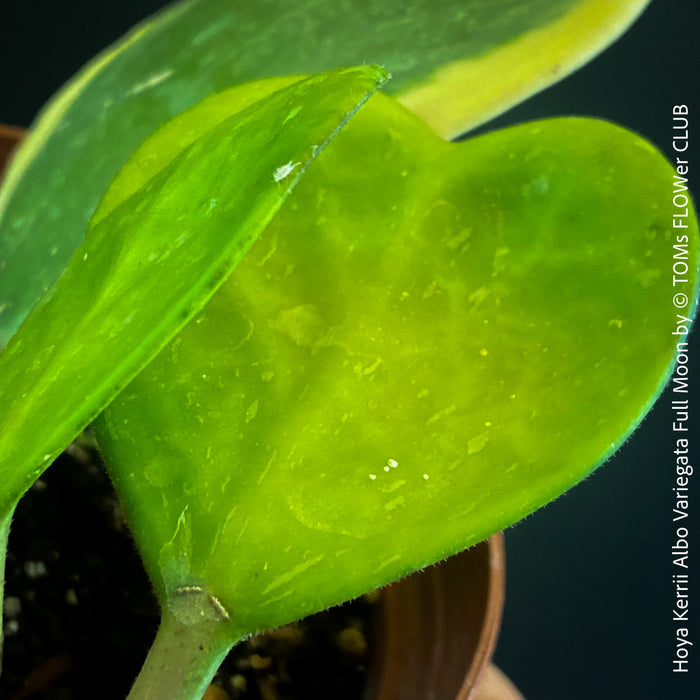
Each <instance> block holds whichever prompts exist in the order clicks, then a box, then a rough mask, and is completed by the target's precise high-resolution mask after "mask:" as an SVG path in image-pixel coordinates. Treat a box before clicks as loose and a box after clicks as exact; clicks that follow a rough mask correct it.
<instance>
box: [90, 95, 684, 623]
mask: <svg viewBox="0 0 700 700" xmlns="http://www.w3.org/2000/svg"><path fill="white" fill-rule="evenodd" d="M672 175H673V170H672V169H671V167H670V166H669V165H668V163H666V161H665V160H664V159H663V157H662V156H661V155H660V154H659V153H658V152H657V151H655V150H654V149H653V148H652V147H651V146H649V145H648V144H647V143H645V142H644V141H643V140H642V139H640V138H639V137H637V136H635V135H633V134H631V133H629V132H627V131H624V130H622V129H620V128H618V127H615V126H612V125H610V124H607V123H604V122H600V121H596V120H586V119H559V120H550V121H543V122H535V123H532V124H526V125H522V126H519V127H516V128H512V129H509V130H506V131H502V132H498V133H494V134H490V135H487V136H483V137H480V138H477V139H475V140H473V141H468V142H465V143H463V144H459V145H453V144H448V143H446V142H443V141H442V140H440V139H439V138H437V137H436V136H435V135H434V134H433V133H432V132H431V131H430V130H428V129H427V128H426V127H425V125H423V124H422V123H420V122H419V121H417V120H416V119H415V118H413V117H412V116H410V114H409V113H407V112H405V111H403V110H402V109H400V108H399V107H397V106H396V105H395V104H393V103H392V101H391V100H389V99H388V98H382V99H379V98H377V99H375V100H373V101H372V103H371V104H370V105H369V106H368V108H367V109H366V110H364V111H363V113H361V114H360V115H359V116H358V118H357V119H356V120H354V121H353V123H352V124H351V126H350V127H349V128H348V129H347V130H346V131H344V132H343V134H341V136H340V137H339V138H338V139H336V140H335V141H334V143H333V144H331V146H329V148H328V149H327V150H326V152H324V154H323V155H322V156H321V158H320V159H319V161H318V163H317V167H316V168H315V169H314V171H313V172H310V173H309V176H308V177H307V178H306V179H305V180H304V181H303V182H302V183H300V186H299V187H298V188H297V189H296V191H295V192H294V194H293V195H292V197H291V198H290V199H289V200H288V201H287V202H286V204H285V206H284V208H283V210H282V211H281V212H280V214H279V216H278V217H277V218H276V219H275V221H274V223H273V224H272V225H271V226H270V227H268V229H266V231H265V232H264V234H263V235H262V236H261V237H260V238H259V240H258V241H257V242H256V244H255V246H254V247H253V248H252V249H251V250H250V251H249V252H248V254H247V255H246V257H245V258H244V260H243V261H242V262H241V264H240V265H239V266H238V267H237V268H236V270H235V271H234V273H233V274H232V275H231V277H230V278H229V279H228V280H227V282H226V283H225V285H224V286H223V287H222V288H221V289H220V291H219V292H218V293H217V295H216V296H215V297H214V298H213V299H212V300H211V302H210V303H209V304H208V305H207V306H206V307H205V309H204V310H203V312H202V313H201V314H200V315H199V316H198V317H197V318H196V319H195V320H194V321H193V322H192V323H190V324H189V325H188V326H187V327H186V328H185V329H184V330H183V331H182V333H181V334H180V335H178V336H177V337H176V338H175V339H174V340H173V341H172V343H171V344H170V345H169V346H168V347H167V348H165V349H164V350H163V352H162V353H161V354H160V355H159V356H158V357H157V358H156V359H155V360H154V361H153V362H152V363H151V364H150V365H149V366H148V368H147V369H146V370H145V371H144V372H143V373H142V374H140V375H139V376H138V377H137V378H136V379H135V380H134V381H133V382H132V383H131V384H130V385H129V386H128V387H127V388H126V389H125V391H124V392H123V393H122V394H121V395H120V396H119V397H118V398H117V399H116V400H115V401H114V402H113V403H112V404H111V405H110V407H109V408H108V409H107V411H106V412H105V413H104V414H103V415H102V416H101V418H100V419H99V421H98V432H99V441H100V445H101V446H102V448H103V450H104V453H105V455H106V458H107V462H108V465H109V466H110V469H111V471H112V474H113V478H114V480H115V482H116V484H117V487H118V490H119V492H120V496H121V498H122V500H123V502H124V503H125V505H126V507H127V511H128V514H129V518H130V520H131V524H132V528H133V530H134V533H135V535H136V537H137V540H138V543H139V546H140V549H141V552H142V554H143V556H144V560H145V562H146V566H147V568H148V570H149V572H150V575H151V577H152V579H153V581H154V583H155V586H156V589H157V591H158V592H159V595H160V596H161V599H162V600H163V601H164V602H165V603H167V605H168V607H169V609H170V611H171V612H172V613H173V614H174V615H175V616H176V617H178V618H179V619H182V620H183V621H186V620H188V619H190V617H192V618H194V619H196V617H197V615H201V614H204V613H203V612H202V611H201V610H197V609H195V608H196V606H193V601H195V600H197V601H199V603H200V604H201V605H204V606H205V607H206V606H210V605H211V601H215V602H216V605H217V606H219V608H218V609H220V610H225V611H226V615H224V616H223V617H227V618H228V619H229V620H230V625H231V626H232V628H233V630H234V631H235V634H236V635H239V634H246V633H250V632H253V631H256V630H259V629H262V628H266V627H269V626H273V625H278V624H281V623H284V622H286V621H288V620H292V619H295V618H298V617H300V616H302V615H305V614H307V613H310V612H312V611H314V610H318V609H320V608H323V607H326V606H328V605H331V604H334V603H338V602H340V601H342V600H345V599H348V598H351V597H354V596H356V595H358V594H360V593H361V592H363V591H365V590H367V589H370V588H372V587H374V586H376V585H379V584H382V583H386V582H388V581H391V580H393V579H395V578H397V577H399V576H401V575H403V574H406V573H408V572H410V571H412V570H415V569H417V568H419V567H422V566H424V565H427V564H428V563H431V562H434V561H436V560H438V559H440V558H442V557H445V556H447V555H449V554H451V553H453V552H456V551H458V550H460V549H462V548H464V547H467V546H469V545H470V544H472V543H475V542H477V541H479V540H481V539H483V538H484V537H486V536H487V535H489V534H491V533H492V532H495V531H497V530H499V529H501V528H503V527H505V526H507V525H508V524H510V523H512V522H514V521H515V520H517V519H519V518H520V517H522V516H524V515H525V514H526V513H528V512H530V511H532V510H533V509H535V508H536V507H538V506H540V505H542V504H543V503H545V502H547V501H549V500H550V499H552V498H554V497H556V496H557V495H558V494H560V493H561V492H562V491H564V490H565V489H567V488H568V487H570V486H571V485H573V484H574V483H576V482H577V481H578V480H580V479H581V478H582V477H583V476H585V475H586V474H588V473H589V472H590V471H591V470H592V469H593V468H594V467H595V466H596V465H598V464H600V463H601V462H602V461H603V460H604V459H606V458H607V457H608V456H609V455H610V454H611V453H612V452H613V451H614V450H615V449H616V448H617V447H618V446H619V445H620V443H621V442H622V441H623V440H624V439H625V437H626V436H627V435H628V434H629V433H630V431H631V430H633V428H634V427H635V426H636V425H637V424H638V422H639V421H640V420H641V418H642V416H643V415H644V413H645V412H646V410H647V409H648V408H649V406H650V405H651V403H652V402H653V400H654V398H655V397H656V396H657V395H658V393H659V391H660V389H661V387H662V386H663V384H664V383H665V381H666V380H667V378H668V375H669V372H670V369H671V366H672V361H673V357H674V350H675V344H676V342H677V341H678V340H682V336H677V335H673V333H674V331H675V330H676V328H677V325H676V322H677V321H678V317H677V312H678V310H677V309H675V308H674V307H673V304H672V296H673V292H672V288H671V285H670V275H669V267H670V264H671V260H672V255H673V253H674V252H675V251H674V249H673V246H674V244H677V243H678V242H677V241H676V234H677V233H678V230H674V229H673V228H672V224H673V217H672V213H673V208H672V204H671V202H670V197H669V196H668V188H669V183H670V182H671V181H672ZM690 226H691V228H689V229H688V230H687V231H683V233H685V234H688V235H689V239H688V241H689V242H688V241H686V242H685V243H682V244H680V245H681V246H682V249H683V250H684V251H685V254H686V255H687V262H688V264H689V266H690V269H691V270H692V271H693V273H692V277H691V278H690V282H689V283H688V284H687V285H686V289H685V290H684V291H685V292H686V293H687V294H688V297H689V298H691V299H693V301H692V302H691V304H690V306H689V307H688V308H686V309H684V310H682V314H683V315H684V316H687V317H690V316H691V315H692V314H693V313H694V306H695V301H694V300H695V299H696V298H697V272H696V271H697V267H698V251H697V225H696V223H695V221H694V219H693V220H692V223H691V224H690ZM681 325H683V324H681ZM685 325H686V326H687V324H685ZM193 591H194V592H197V596H194V597H193V595H192V592H193ZM209 596H213V597H209ZM207 609H209V608H207ZM232 634H234V633H233V632H232Z"/></svg>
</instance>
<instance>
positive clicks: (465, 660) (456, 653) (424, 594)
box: [367, 533, 518, 700]
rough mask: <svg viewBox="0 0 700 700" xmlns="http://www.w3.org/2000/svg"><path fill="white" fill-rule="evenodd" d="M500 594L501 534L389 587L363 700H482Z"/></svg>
mask: <svg viewBox="0 0 700 700" xmlns="http://www.w3.org/2000/svg"><path fill="white" fill-rule="evenodd" d="M504 587H505V552H504V544H503V535H502V533H499V534H497V535H494V536H493V537H492V538H491V539H489V540H487V541H486V542H482V543H481V544H479V545H477V546H475V547H472V548H471V549H468V550H467V551H465V552H462V553H461V554H459V555H457V556H455V557H451V558H449V559H447V560H445V561H444V562H442V563H441V564H438V565H436V566H432V567H430V568H428V569H426V570H425V571H423V572H421V573H418V574H415V575H413V576H409V577H408V578H406V579H404V580H403V581H400V582H398V583H397V584H394V585H393V586H389V587H388V588H387V589H386V592H385V595H384V597H383V599H382V603H381V607H380V619H379V620H378V623H379V633H378V640H377V641H378V643H377V654H378V656H377V658H376V659H375V665H374V667H373V669H372V672H371V673H370V687H369V688H368V695H367V697H368V698H374V697H376V698H378V699H379V700H418V699H420V700H422V699H423V698H435V700H448V699H449V700H452V699H454V700H476V699H477V698H479V697H481V696H480V694H479V693H480V690H479V687H480V681H481V679H482V675H483V674H484V673H485V671H486V669H487V667H488V666H489V663H490V659H491V655H492V653H493V649H494V646H495V643H496V637H497V635H498V629H499V627H500V622H501V613H502V610H503V598H504ZM500 697H501V700H508V698H509V697H510V696H506V695H502V696H500ZM512 697H513V698H516V697H518V696H512Z"/></svg>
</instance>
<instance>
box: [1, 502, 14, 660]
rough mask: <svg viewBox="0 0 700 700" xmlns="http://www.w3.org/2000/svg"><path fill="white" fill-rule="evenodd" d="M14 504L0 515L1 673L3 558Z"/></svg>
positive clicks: (4, 557) (3, 594)
mask: <svg viewBox="0 0 700 700" xmlns="http://www.w3.org/2000/svg"><path fill="white" fill-rule="evenodd" d="M14 511H15V509H14V506H13V507H12V508H8V509H7V511H5V512H4V513H2V514H1V515H0V673H2V649H3V641H4V640H3V635H2V629H3V622H2V609H3V601H4V600H5V559H6V557H7V539H8V537H9V536H10V523H11V522H12V514H13V513H14Z"/></svg>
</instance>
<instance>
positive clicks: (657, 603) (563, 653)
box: [0, 0, 700, 700]
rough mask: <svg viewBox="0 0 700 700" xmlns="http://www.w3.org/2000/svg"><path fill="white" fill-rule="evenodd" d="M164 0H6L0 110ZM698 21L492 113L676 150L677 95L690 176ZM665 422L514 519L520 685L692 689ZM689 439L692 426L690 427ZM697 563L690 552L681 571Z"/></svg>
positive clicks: (677, 695)
mask: <svg viewBox="0 0 700 700" xmlns="http://www.w3.org/2000/svg"><path fill="white" fill-rule="evenodd" d="M163 4H165V3H163V2H158V1H157V0H140V1H139V0H121V1H117V0H101V2H99V3H97V2H90V1H89V0H73V1H72V2H70V3H57V2H55V1H51V0H33V1H29V0H27V1H25V2H23V3H22V4H21V5H20V4H19V3H17V4H15V3H8V5H9V6H7V7H4V8H3V10H2V17H1V18H0V61H1V65H2V66H3V68H4V73H3V78H2V82H1V83H0V121H2V122H6V123H14V124H17V125H21V126H26V125H28V124H29V123H30V122H31V120H32V118H33V117H34V115H35V114H36V111H37V110H38V109H39V108H40V107H41V105H42V104H43V103H44V102H45V101H46V99H47V98H48V97H49V96H50V95H51V93H52V92H53V91H54V90H56V89H57V88H58V87H59V86H60V85H61V84H62V83H63V82H64V81H65V80H66V79H67V78H68V77H70V75H71V74H72V73H73V72H75V71H76V70H77V69H78V68H79V67H80V65H81V64H82V63H83V62H85V61H86V60H87V59H89V58H90V57H91V56H92V55H93V54H94V53H96V52H97V51H99V50H100V49H102V48H104V47H105V46H106V45H108V44H109V43H110V42H111V41H113V40H114V39H116V38H117V37H118V36H119V35H120V34H122V33H123V32H124V31H126V30H127V29H128V28H129V27H130V26H132V25H133V24H134V23H135V22H137V21H138V20H139V19H141V18H143V17H145V16H147V15H148V14H150V13H151V12H153V11H154V10H155V9H157V8H158V7H160V6H162V5H163ZM699 27H700V8H699V7H698V3H696V2H695V1H694V0H655V2H653V3H652V5H651V7H650V8H649V9H648V10H647V12H646V13H645V15H644V16H643V17H642V18H641V19H640V20H639V22H638V23H637V24H636V25H635V26H634V27H633V28H632V30H631V31H630V32H629V33H628V34H627V35H626V36H625V37H624V38H623V39H622V40H620V41H619V42H618V43H617V44H616V45H615V46H613V47H612V48H610V49H609V50H608V51H606V52H605V54H603V55H602V56H600V57H599V58H597V59H596V60H595V61H594V62H593V63H592V64H590V65H589V66H587V67H585V68H584V69H582V70H580V71H579V72H578V73H576V74H575V75H573V76H572V77H570V78H568V79H567V80H565V81H564V82H562V83H560V84H559V85H557V86H555V87H554V88H550V89H549V90H547V91H546V92H544V93H542V94H541V95H539V96H536V97H535V98H532V99H531V100H529V101H527V102H526V103H524V104H523V105H521V106H520V107H518V108H516V109H514V110H511V111H510V112H509V113H508V114H507V115H504V116H503V117H501V118H499V119H498V120H497V121H496V122H492V123H491V124H489V125H488V127H487V128H488V129H492V128H495V127H496V126H502V125H505V124H508V123H514V122H520V121H525V120H528V119H533V118H537V117H542V116H550V115H557V114H579V115H580V114H585V115H592V116H600V117H603V118H606V119H609V120H611V121H615V122H617V123H620V124H623V125H626V126H628V127H629V128H632V129H634V130H635V131H637V132H639V133H641V134H643V135H644V136H646V137H647V138H649V139H650V140H651V141H653V142H654V143H656V144H657V145H658V146H659V147H660V148H662V150H664V151H665V152H667V153H668V154H669V155H672V151H671V136H672V129H671V126H672V107H673V105H674V104H687V105H689V106H690V110H691V139H692V140H691V145H692V148H691V155H690V158H691V167H692V170H691V178H692V180H691V182H695V179H694V178H695V172H696V171H700V160H699V159H698V148H697V147H696V146H695V139H696V138H700V136H697V135H698V134H700V99H699V97H698V94H699V93H698V90H699V88H700V84H699V83H700V81H699V80H698V72H697V69H696V68H695V66H696V65H698V64H699V63H700V61H699V60H698V59H699V58H700V49H699V48H698V38H697V29H698V28H699ZM696 119H697V122H696V121H695V120H696ZM694 190H695V191H696V192H697V187H696V186H695V187H694ZM669 191H670V188H669ZM669 267H670V265H669ZM670 303H671V300H670V299H669V304H670ZM693 340H694V339H693ZM582 342H585V339H582ZM691 350H692V352H693V356H692V367H691V372H692V375H691V376H692V381H693V382H694V383H695V391H694V398H693V399H692V401H691V409H693V410H694V425H695V426H698V425H700V422H699V419H700V397H698V386H699V385H700V378H698V376H699V375H698V369H699V368H700V358H699V357H698V354H700V344H699V343H698V342H697V341H695V340H694V342H692V343H691ZM671 422H672V416H671V413H670V396H669V395H668V394H665V395H664V396H663V397H662V398H661V400H660V402H659V403H658V404H657V406H656V408H655V409H654V410H653V411H652V413H651V414H650V415H649V417H648V418H647V419H646V420H645V422H644V423H643V425H642V426H641V428H640V429H639V430H638V431H637V432H636V433H635V435H634V436H633V437H632V438H631V439H630V440H629V442H628V443H627V444H626V445H625V446H624V447H623V448H622V450H620V452H619V453H618V454H617V455H616V457H615V458H614V459H612V460H610V462H609V463H608V464H606V465H605V466H604V467H603V468H601V469H600V470H599V471H597V472H596V473H595V474H594V475H593V476H592V477H590V478H589V479H587V480H586V481H585V482H584V483H583V484H581V485H579V486H578V487H577V488H575V489H574V490H572V491H571V492H570V493H568V494H567V495H565V496H563V497H562V498H560V499H559V500H558V501H556V502H555V503H553V504H550V505H549V506H548V507H546V508H544V509H542V510H540V511H539V512H537V513H536V514H534V515H533V516H531V517H530V518H528V519H526V520H525V521H524V522H522V523H521V524H519V525H517V526H515V527H513V528H511V529H510V530H509V531H508V533H507V547H508V591H507V603H506V612H505V618H504V621H503V630H502V633H501V638H500V641H499V645H498V649H497V652H496V662H497V663H498V664H499V665H500V666H501V667H502V668H503V669H504V670H505V671H506V673H507V674H508V675H509V676H510V677H511V678H512V679H513V680H514V681H515V682H516V684H517V685H518V686H519V687H520V689H521V690H522V691H523V693H524V694H525V696H526V698H528V700H584V699H585V700H591V699H595V700H628V699H629V700H632V699H634V700H638V699H639V700H669V699H673V700H680V699H685V698H688V699H690V698H692V697H696V695H695V693H696V692H697V687H699V686H700V680H699V678H700V636H698V634H697V632H698V625H697V624H694V619H695V618H696V617H697V615H700V586H699V585H697V583H695V582H694V583H693V585H692V589H691V595H692V600H691V613H690V617H691V621H693V622H691V635H692V639H693V641H694V642H695V644H696V646H695V648H694V649H693V651H691V657H690V668H691V673H689V674H684V675H681V674H673V673H671V668H672V667H671V659H672V655H673V651H674V635H673V632H674V628H673V627H672V624H671V616H672V605H673V589H672V582H671V576H672V574H673V573H676V571H675V570H674V567H672V565H671V555H670V548H671V544H672V528H671V509H672V506H673V499H672V491H671V488H672V487H673V485H674V476H675V475H674V470H673V466H674V461H673V459H672V457H673V455H672V449H673V445H674V437H675V436H674V435H673V433H672V432H671V427H670V426H671ZM695 439H696V441H697V440H699V439H700V436H698V430H697V429H696V430H695ZM697 454H698V450H697V444H696V446H695V450H694V455H695V456H696V457H697ZM562 457H563V458H565V455H562ZM699 481H700V476H696V477H695V479H694V481H693V497H694V498H697V499H699V500H700V487H699V486H697V483H698V482H699ZM693 512H694V516H693V519H692V522H691V536H693V535H694V536H695V537H694V538H693V540H692V541H691V557H698V556H700V542H699V543H697V544H696V538H698V539H700V529H698V528H699V527H700V523H699V520H700V518H698V516H697V514H698V512H700V506H698V507H693ZM697 571H698V567H694V571H691V576H692V574H693V573H696V572H697Z"/></svg>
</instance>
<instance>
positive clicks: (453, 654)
mask: <svg viewBox="0 0 700 700" xmlns="http://www.w3.org/2000/svg"><path fill="white" fill-rule="evenodd" d="M24 133H25V132H24V130H22V129H19V128H16V127H9V126H3V125H0V174H1V173H2V171H3V169H4V166H5V164H6V162H7V160H8V158H9V156H10V153H11V151H12V150H13V148H14V147H15V146H16V145H17V144H18V143H19V142H20V141H21V139H22V137H23V136H24ZM504 588H505V551H504V541H503V534H502V533H499V534H497V535H494V536H493V537H491V539H489V540H487V541H486V542H482V543H481V544H479V545H476V546H475V547H472V548H471V549H469V550H467V551H465V552H462V553H461V554H459V555H457V556H454V557H451V558H449V559H447V560H445V561H444V562H442V563H441V564H439V565H436V566H432V567H430V568H428V569H426V570H425V571H423V572H421V573H418V574H415V575H413V576H409V577H407V578H406V579H404V580H402V581H399V582H398V583H395V584H393V585H392V586H388V587H387V588H386V589H384V592H383V595H382V597H381V599H380V604H379V613H378V617H377V621H376V625H377V632H376V639H377V643H376V645H375V647H376V651H375V654H374V657H373V660H372V662H371V667H370V672H369V678H368V684H367V688H366V690H365V694H364V700H519V699H520V700H521V699H522V696H521V695H520V694H519V693H518V692H517V690H515V688H514V687H513V686H512V685H511V684H510V682H509V681H508V680H507V679H506V678H505V677H504V676H503V675H502V674H501V673H500V672H499V671H498V670H497V669H495V668H494V667H493V666H490V660H491V656H492V653H493V649H494V646H495V643H496V638H497V636H498V630H499V627H500V621H501V614H502V610H503V598H504Z"/></svg>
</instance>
